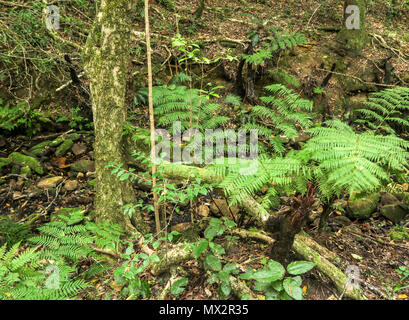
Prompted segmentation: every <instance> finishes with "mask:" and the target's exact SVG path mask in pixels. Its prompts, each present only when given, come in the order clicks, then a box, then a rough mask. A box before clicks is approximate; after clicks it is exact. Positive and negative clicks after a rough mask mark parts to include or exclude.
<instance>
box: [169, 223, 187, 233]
mask: <svg viewBox="0 0 409 320" xmlns="http://www.w3.org/2000/svg"><path fill="white" fill-rule="evenodd" d="M189 227H190V222H183V223H179V224H175V225H174V226H172V227H171V228H170V230H171V231H178V232H183V231H185V230H187V229H188V228H189Z"/></svg>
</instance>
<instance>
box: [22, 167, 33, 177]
mask: <svg viewBox="0 0 409 320" xmlns="http://www.w3.org/2000/svg"><path fill="white" fill-rule="evenodd" d="M20 174H22V175H25V176H26V177H27V178H29V177H31V169H30V167H28V166H26V167H21V169H20Z"/></svg>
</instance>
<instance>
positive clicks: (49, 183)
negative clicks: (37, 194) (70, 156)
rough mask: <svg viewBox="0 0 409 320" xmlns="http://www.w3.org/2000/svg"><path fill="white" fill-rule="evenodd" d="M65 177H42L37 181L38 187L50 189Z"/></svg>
mask: <svg viewBox="0 0 409 320" xmlns="http://www.w3.org/2000/svg"><path fill="white" fill-rule="evenodd" d="M62 179H63V177H51V178H45V179H42V180H41V181H40V182H39V183H37V187H39V188H43V189H50V188H54V187H55V186H56V185H57V184H58V183H59V182H61V181H62Z"/></svg>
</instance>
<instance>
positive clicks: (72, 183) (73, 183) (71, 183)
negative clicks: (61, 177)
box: [64, 180, 78, 191]
mask: <svg viewBox="0 0 409 320" xmlns="http://www.w3.org/2000/svg"><path fill="white" fill-rule="evenodd" d="M77 187H78V181H77V180H67V181H65V183H64V189H65V190H67V191H73V190H75V189H77Z"/></svg>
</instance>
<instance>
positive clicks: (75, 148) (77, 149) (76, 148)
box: [71, 143, 87, 156]
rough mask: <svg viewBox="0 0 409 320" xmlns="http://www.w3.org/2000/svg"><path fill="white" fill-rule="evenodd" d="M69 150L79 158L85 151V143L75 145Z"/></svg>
mask: <svg viewBox="0 0 409 320" xmlns="http://www.w3.org/2000/svg"><path fill="white" fill-rule="evenodd" d="M71 150H72V152H73V153H74V154H75V155H76V156H79V155H80V154H83V153H85V152H86V151H87V145H86V144H85V143H76V144H74V145H73V146H72V149H71Z"/></svg>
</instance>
